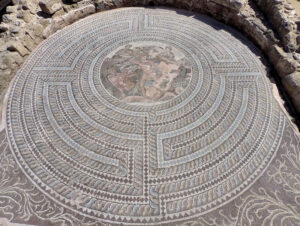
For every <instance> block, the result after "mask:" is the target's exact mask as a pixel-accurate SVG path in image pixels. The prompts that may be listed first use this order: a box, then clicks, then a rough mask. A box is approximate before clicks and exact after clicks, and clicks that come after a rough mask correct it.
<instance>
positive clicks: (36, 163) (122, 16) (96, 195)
mask: <svg viewBox="0 0 300 226" xmlns="http://www.w3.org/2000/svg"><path fill="white" fill-rule="evenodd" d="M249 46H250V47H251V44H250V43H249V42H248V41H246V40H244V39H243V38H241V37H240V35H239V34H238V33H237V32H235V31H234V30H231V29H228V28H226V27H225V26H224V25H222V24H220V23H218V22H216V21H214V20H212V19H210V18H208V17H205V16H199V15H195V14H190V13H186V12H185V13H183V12H179V13H178V12H175V11H169V10H165V9H145V8H128V9H126V8H125V9H120V10H112V11H109V12H105V13H101V14H96V15H93V16H90V17H88V18H86V19H83V20H81V21H79V22H77V23H75V24H73V25H71V26H69V27H67V28H66V29H63V30H62V31H60V32H58V33H57V34H55V35H53V36H51V37H50V38H49V39H47V40H46V41H45V42H43V43H42V44H41V45H40V46H39V47H38V49H37V50H36V51H34V53H33V54H32V55H31V57H30V58H29V60H27V62H26V63H25V65H24V66H23V67H22V69H21V70H20V71H19V73H18V75H17V78H16V80H15V82H14V85H13V87H12V89H11V93H10V96H9V101H8V109H7V116H6V117H7V134H8V140H9V143H10V147H11V149H12V152H13V154H14V157H15V159H16V161H17V163H18V165H19V167H20V168H21V169H22V170H23V172H24V173H25V174H26V175H27V176H28V178H29V179H30V180H31V181H32V183H33V184H34V185H35V186H37V187H38V188H39V189H40V190H41V191H42V192H44V193H45V194H46V195H47V196H49V197H50V198H51V199H53V200H54V201H55V202H57V203H59V204H60V205H62V206H64V207H65V208H68V209H71V210H72V211H75V212H77V213H80V214H82V215H85V216H88V217H90V218H95V219H101V220H103V222H110V223H125V224H140V223H148V224H157V222H162V223H163V222H173V221H178V220H183V219H189V218H192V217H196V216H199V215H202V214H205V213H207V212H209V211H212V210H213V209H215V208H217V207H219V206H221V205H223V204H226V203H228V202H229V201H230V200H232V199H234V198H235V197H236V196H237V195H239V194H241V193H242V192H243V191H245V190H246V189H247V188H248V187H249V186H251V184H253V183H254V181H255V180H256V179H257V178H258V177H259V176H260V175H261V174H262V173H263V172H264V170H265V169H266V168H267V166H268V165H269V163H270V162H271V160H272V159H273V157H274V156H275V154H276V152H277V149H278V147H279V145H280V142H281V137H282V133H283V130H284V128H285V121H286V116H284V114H283V112H282V110H281V109H280V107H279V105H278V104H277V102H276V101H275V99H274V98H273V96H272V91H271V86H270V85H269V84H268V81H267V78H266V75H265V70H264V69H263V65H262V63H261V62H260V61H259V60H258V59H257V57H256V56H255V55H254V54H253V53H252V52H251V51H250V50H249ZM74 203H75V204H74Z"/></svg>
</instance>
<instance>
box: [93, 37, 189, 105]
mask: <svg viewBox="0 0 300 226" xmlns="http://www.w3.org/2000/svg"><path fill="white" fill-rule="evenodd" d="M110 55H112V57H107V58H106V59H105V61H104V62H103V64H102V68H101V69H102V70H101V72H100V73H99V75H98V76H99V77H100V79H101V81H102V84H103V86H104V87H105V89H106V90H107V91H108V92H109V93H110V94H111V95H113V96H114V97H116V98H118V99H120V100H122V101H123V102H125V103H128V104H129V103H138V104H149V103H150V104H153V103H160V102H165V101H167V100H169V99H172V98H174V97H176V96H177V95H179V94H180V93H182V91H183V90H185V88H186V87H187V86H188V84H189V81H190V72H191V68H190V67H189V61H188V60H187V59H186V58H185V56H184V55H182V54H181V53H180V52H179V51H176V49H174V47H172V46H166V45H164V43H157V44H156V45H155V44H152V45H151V44H150V43H149V42H133V43H132V44H129V45H126V46H125V47H121V48H120V49H119V50H118V51H117V52H116V53H114V54H110Z"/></svg>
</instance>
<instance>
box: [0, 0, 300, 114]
mask: <svg viewBox="0 0 300 226" xmlns="http://www.w3.org/2000/svg"><path fill="white" fill-rule="evenodd" d="M137 5H140V6H143V5H147V6H148V5H153V6H155V5H157V6H171V7H176V8H181V9H187V10H191V11H195V12H200V13H205V14H208V15H211V16H212V17H214V18H216V19H218V20H221V21H223V22H224V23H226V24H229V25H231V26H233V27H235V28H237V29H238V30H239V31H241V32H242V33H243V34H244V35H245V36H247V37H248V38H249V39H250V40H252V41H253V42H254V43H255V44H256V45H257V46H258V47H259V48H260V49H261V50H262V51H263V53H264V54H265V55H266V57H267V59H268V60H269V62H270V63H271V65H272V66H273V67H274V68H275V70H276V72H277V74H278V75H279V80H280V81H281V82H280V83H281V84H283V86H284V90H285V91H286V93H287V94H288V96H289V97H290V98H291V100H292V102H293V106H294V107H295V109H296V111H297V112H298V115H299V113H300V54H299V53H300V32H299V30H300V21H299V17H298V16H297V14H296V12H295V10H294V8H293V7H292V6H291V5H290V4H289V3H288V2H287V1H286V0H249V1H248V0H40V1H39V0H13V6H8V7H7V9H6V12H7V13H6V14H5V15H4V16H3V18H2V23H1V24H0V81H1V83H0V95H2V97H3V95H4V93H5V90H6V89H7V87H8V86H9V83H10V81H11V80H12V79H13V77H14V75H15V74H16V71H17V70H18V69H19V68H20V66H21V65H22V63H23V62H24V60H25V59H26V57H27V56H28V55H29V53H30V52H31V51H32V50H33V49H34V48H35V47H36V46H37V45H38V44H39V43H40V42H41V41H43V40H44V39H46V38H47V37H49V36H50V35H51V34H53V33H55V32H56V31H57V30H60V29H62V28H63V27H65V26H67V25H69V24H71V23H73V22H75V21H77V20H79V19H81V18H83V17H86V16H88V15H90V14H93V13H95V12H98V11H103V10H108V9H113V8H118V7H124V6H137Z"/></svg>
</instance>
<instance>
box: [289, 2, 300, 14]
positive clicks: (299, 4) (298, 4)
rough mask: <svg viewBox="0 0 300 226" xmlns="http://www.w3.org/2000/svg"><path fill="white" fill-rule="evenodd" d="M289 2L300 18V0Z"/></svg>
mask: <svg viewBox="0 0 300 226" xmlns="http://www.w3.org/2000/svg"><path fill="white" fill-rule="evenodd" d="M289 2H290V3H292V5H293V6H294V7H295V10H296V12H297V14H298V17H300V0H289Z"/></svg>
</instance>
